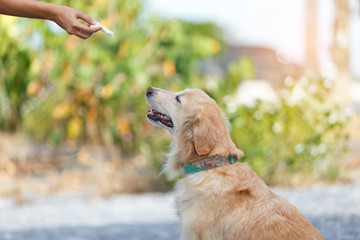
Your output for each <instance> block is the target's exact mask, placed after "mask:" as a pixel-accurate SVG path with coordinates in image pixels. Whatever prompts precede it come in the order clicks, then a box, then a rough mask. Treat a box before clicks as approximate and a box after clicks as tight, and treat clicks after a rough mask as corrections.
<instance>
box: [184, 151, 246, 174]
mask: <svg viewBox="0 0 360 240" xmlns="http://www.w3.org/2000/svg"><path fill="white" fill-rule="evenodd" d="M238 161H239V159H238V157H237V156H232V155H230V156H221V155H214V156H211V157H208V158H203V159H198V160H196V161H194V162H191V163H190V164H187V165H185V166H184V171H185V174H191V173H196V172H201V171H206V170H209V169H213V168H217V167H222V166H225V165H230V164H233V163H237V162H238Z"/></svg>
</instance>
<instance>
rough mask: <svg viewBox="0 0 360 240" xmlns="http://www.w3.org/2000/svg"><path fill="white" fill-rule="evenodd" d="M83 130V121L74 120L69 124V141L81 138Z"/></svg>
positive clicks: (75, 118)
mask: <svg viewBox="0 0 360 240" xmlns="http://www.w3.org/2000/svg"><path fill="white" fill-rule="evenodd" d="M82 129H83V124H82V121H81V119H80V118H79V117H74V118H72V119H71V120H70V121H69V122H68V124H67V136H68V138H69V139H76V138H78V137H79V136H80V134H81V131H82Z"/></svg>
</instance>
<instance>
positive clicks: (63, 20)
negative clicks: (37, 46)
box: [0, 0, 100, 39]
mask: <svg viewBox="0 0 360 240" xmlns="http://www.w3.org/2000/svg"><path fill="white" fill-rule="evenodd" d="M0 14H5V15H11V16H18V17H27V18H38V19H48V20H51V21H54V22H56V23H57V24H58V25H59V26H60V27H62V28H63V29H64V30H65V31H66V32H68V33H69V34H71V35H76V36H78V37H81V38H83V39H86V38H88V37H90V36H91V35H92V34H93V33H95V32H97V31H99V30H100V27H89V25H93V24H94V22H93V20H92V19H91V18H90V17H89V16H87V15H86V14H84V13H82V12H80V11H78V10H76V9H73V8H70V7H66V6H61V5H56V4H51V3H46V2H41V1H37V0H0ZM78 19H82V20H83V21H85V22H86V23H88V26H87V25H84V24H82V23H80V22H79V21H78Z"/></svg>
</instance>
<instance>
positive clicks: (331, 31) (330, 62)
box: [0, 0, 360, 204]
mask: <svg viewBox="0 0 360 240" xmlns="http://www.w3.org/2000/svg"><path fill="white" fill-rule="evenodd" d="M51 2H53V3H57V4H61V5H67V6H70V7H72V8H76V9H78V10H80V11H82V12H84V13H86V14H88V15H89V16H91V17H92V18H93V19H94V20H96V21H100V22H101V23H102V24H103V25H104V26H106V27H108V28H109V29H111V30H112V31H113V32H114V33H115V36H114V37H113V38H110V37H108V36H106V35H104V34H102V33H97V34H95V35H93V36H92V37H91V38H89V39H88V40H86V41H84V40H81V39H79V38H77V37H75V36H69V35H67V34H66V33H65V32H64V31H63V30H62V29H61V28H59V27H58V26H57V25H56V24H55V23H53V22H49V21H43V20H30V19H22V18H15V17H9V16H0V179H1V180H0V196H1V197H6V198H11V199H12V200H13V201H14V202H16V203H18V204H26V203H27V202H29V201H31V198H32V196H34V195H38V194H51V193H58V192H62V191H66V192H69V191H70V192H86V193H87V194H89V195H91V196H105V197H108V196H112V195H115V194H119V193H139V192H148V191H156V192H158V191H168V190H169V189H171V186H172V184H174V182H171V183H168V182H167V181H166V180H165V177H164V176H159V172H160V170H161V166H162V164H163V163H164V159H165V156H164V152H167V151H168V150H169V143H170V141H171V137H170V134H168V133H167V132H166V131H165V130H163V129H160V128H156V127H154V126H152V125H150V124H149V123H148V121H147V120H146V117H145V116H146V111H147V109H148V108H149V106H148V104H147V103H146V101H145V98H144V95H145V91H146V88H147V87H148V86H155V87H160V88H164V89H168V90H171V91H179V90H183V89H185V88H200V89H202V90H204V91H206V92H207V93H208V94H209V95H210V96H211V97H212V98H214V99H215V100H216V101H217V103H218V104H219V106H220V108H221V109H222V111H223V112H224V113H225V114H226V115H227V116H228V117H229V120H230V122H231V125H232V126H231V135H232V138H233V140H234V142H235V143H236V145H237V146H238V147H239V148H240V149H241V150H243V151H244V153H245V157H244V158H243V159H242V160H243V161H247V162H249V163H250V165H251V166H252V167H253V169H254V170H255V171H256V172H257V173H258V174H259V175H260V176H261V177H262V178H263V179H264V180H265V181H266V182H267V183H268V184H270V185H271V186H279V185H280V186H285V187H295V186H305V185H311V184H314V183H319V182H320V183H324V182H325V183H329V182H347V183H348V182H353V181H357V180H359V173H360V121H359V113H360V81H359V80H360V67H359V62H360V44H359V42H360V1H358V0H293V1H286V0H271V1H266V0H254V1H232V0H223V1H217V0H213V1H205V0H197V1H190V0H181V1H180V0H173V1H166V0H151V1H150V0H149V1H140V0H131V1H130V0H107V1H104V0H89V1H71V0H57V1H51Z"/></svg>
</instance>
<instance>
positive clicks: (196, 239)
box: [146, 87, 324, 240]
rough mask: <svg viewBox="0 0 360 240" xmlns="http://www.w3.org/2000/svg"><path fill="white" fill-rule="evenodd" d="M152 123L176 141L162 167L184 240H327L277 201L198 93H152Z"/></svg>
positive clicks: (150, 90) (210, 101)
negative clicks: (172, 192) (170, 182)
mask: <svg viewBox="0 0 360 240" xmlns="http://www.w3.org/2000/svg"><path fill="white" fill-rule="evenodd" d="M146 99H147V101H148V103H149V104H150V105H151V107H152V109H150V110H148V114H147V118H148V120H149V121H150V122H151V123H152V124H154V125H156V126H160V127H163V128H165V129H167V130H168V131H169V132H170V133H171V134H172V136H173V141H172V144H171V151H170V153H169V154H168V156H167V157H168V158H167V162H166V164H165V166H164V170H163V171H164V173H166V174H167V175H168V176H169V177H170V178H174V177H176V176H178V175H184V178H182V179H181V180H179V181H178V182H177V184H176V187H175V193H176V204H177V208H178V211H179V215H180V218H181V225H182V232H183V239H185V240H200V239H201V240H234V239H256V240H259V239H272V240H282V239H284V240H285V239H286V240H289V239H299V240H305V239H309V240H310V239H312V240H314V239H324V238H323V237H322V235H321V234H320V232H319V231H318V230H317V229H316V228H315V227H314V226H313V225H312V224H311V223H310V222H309V221H307V220H306V219H305V217H304V216H303V215H302V214H301V213H300V212H299V210H297V209H296V208H295V207H294V206H293V205H291V204H290V203H289V202H287V201H286V200H284V199H282V198H281V197H279V196H277V195H275V194H274V193H273V192H272V191H271V190H270V188H269V187H268V186H267V185H266V184H265V183H264V181H263V180H262V179H260V178H259V177H258V176H257V175H256V173H255V172H254V171H253V170H252V169H251V168H250V166H249V165H248V164H247V163H241V162H239V159H240V158H241V157H242V156H243V153H242V151H240V150H239V149H238V148H237V147H236V146H235V144H234V143H233V142H232V140H231V137H230V134H229V131H228V123H227V120H226V119H225V118H224V117H223V115H222V113H221V111H220V109H219V107H218V106H217V104H216V103H215V101H214V100H213V99H211V98H210V97H209V96H208V95H207V94H206V93H204V92H203V91H201V90H198V89H188V90H184V91H181V92H169V91H165V90H162V89H158V88H153V87H149V88H148V89H147V92H146Z"/></svg>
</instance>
